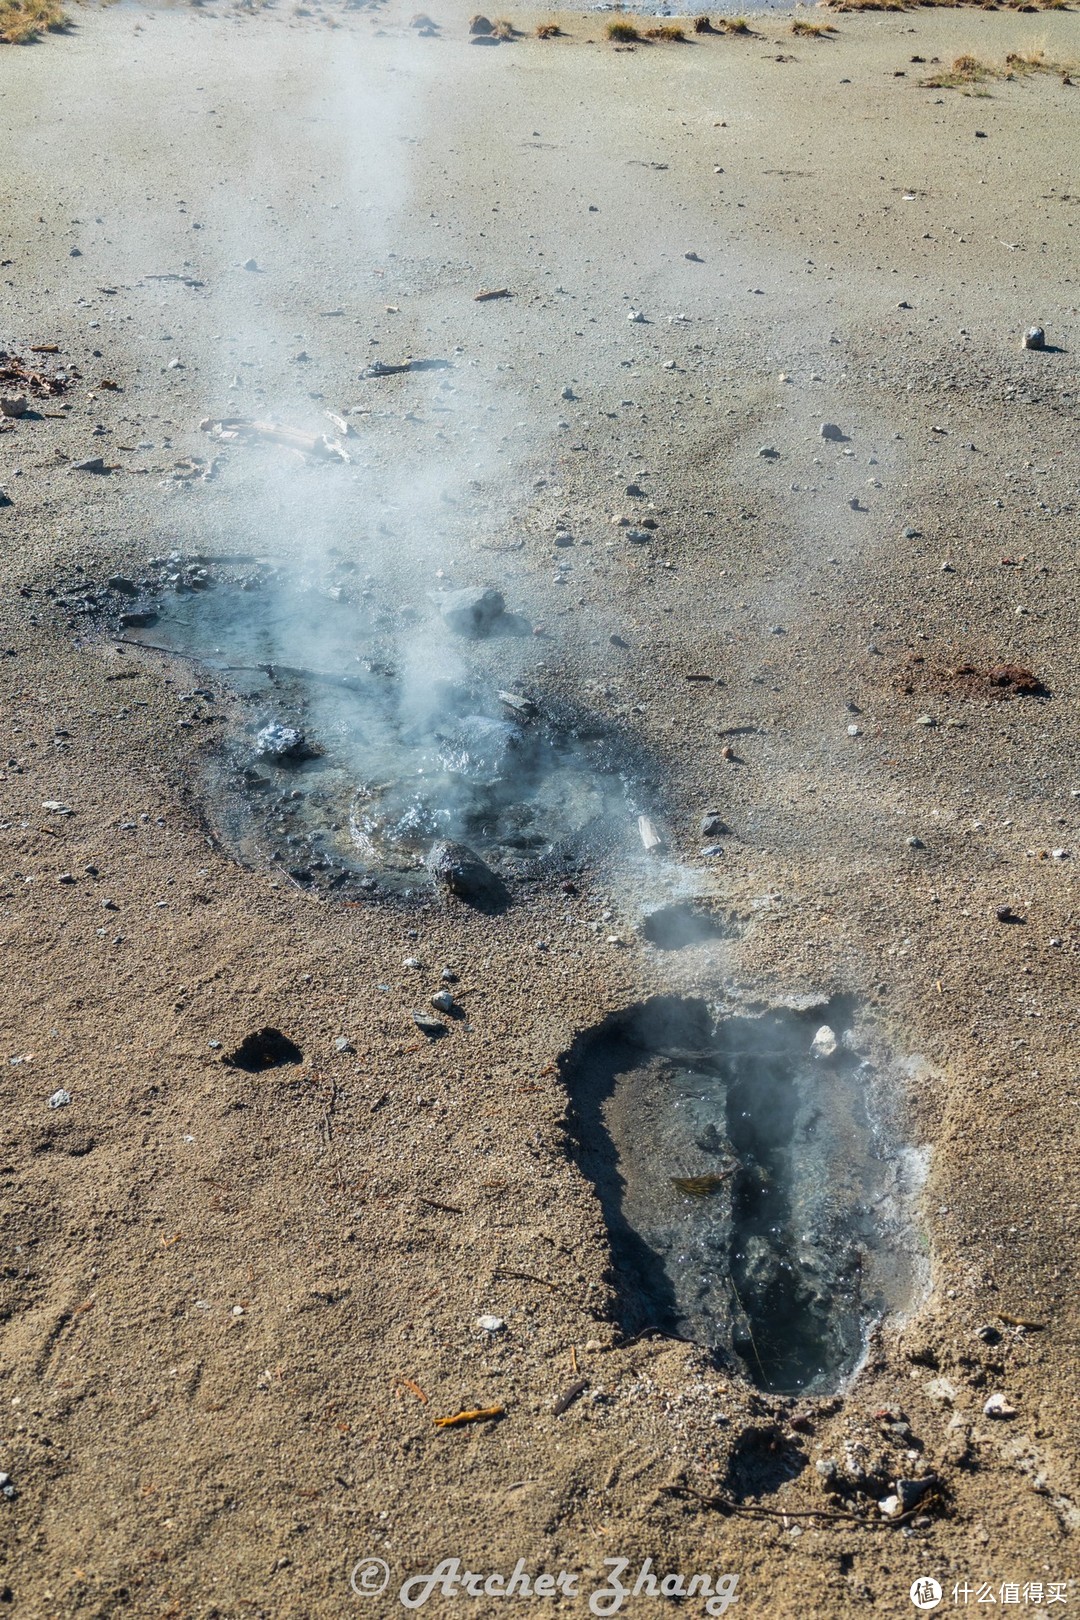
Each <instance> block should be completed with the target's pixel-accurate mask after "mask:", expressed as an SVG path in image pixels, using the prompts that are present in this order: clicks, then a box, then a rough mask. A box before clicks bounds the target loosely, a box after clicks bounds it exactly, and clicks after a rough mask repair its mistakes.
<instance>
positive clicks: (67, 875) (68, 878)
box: [56, 872, 75, 883]
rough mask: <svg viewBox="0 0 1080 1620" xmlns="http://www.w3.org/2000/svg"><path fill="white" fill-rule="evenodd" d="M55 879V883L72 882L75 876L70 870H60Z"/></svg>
mask: <svg viewBox="0 0 1080 1620" xmlns="http://www.w3.org/2000/svg"><path fill="white" fill-rule="evenodd" d="M56 881H57V883H74V882H75V878H74V876H73V875H72V873H71V872H61V874H60V876H59V877H58V878H57V880H56Z"/></svg>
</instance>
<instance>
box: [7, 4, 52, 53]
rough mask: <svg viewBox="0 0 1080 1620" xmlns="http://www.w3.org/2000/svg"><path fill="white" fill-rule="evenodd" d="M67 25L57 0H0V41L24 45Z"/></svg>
mask: <svg viewBox="0 0 1080 1620" xmlns="http://www.w3.org/2000/svg"><path fill="white" fill-rule="evenodd" d="M68 26H69V25H68V17H67V13H66V12H65V11H64V8H63V6H62V5H61V4H60V3H59V0H0V44H4V45H28V44H29V43H30V42H31V40H35V39H40V38H41V36H42V34H47V33H59V32H60V30H61V29H64V28H67V27H68Z"/></svg>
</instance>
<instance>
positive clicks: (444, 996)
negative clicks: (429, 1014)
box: [431, 990, 456, 1013]
mask: <svg viewBox="0 0 1080 1620" xmlns="http://www.w3.org/2000/svg"><path fill="white" fill-rule="evenodd" d="M431 1005H432V1006H433V1007H437V1008H438V1010H439V1012H441V1013H452V1012H453V1011H454V1008H455V1006H456V1003H455V1001H454V998H453V996H452V995H451V994H450V992H449V990H436V992H435V994H434V995H433V996H432V998H431Z"/></svg>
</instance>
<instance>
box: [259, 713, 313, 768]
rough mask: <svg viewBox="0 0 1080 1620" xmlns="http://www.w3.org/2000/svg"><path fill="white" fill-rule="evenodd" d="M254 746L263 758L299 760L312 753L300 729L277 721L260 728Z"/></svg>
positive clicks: (307, 757)
mask: <svg viewBox="0 0 1080 1620" xmlns="http://www.w3.org/2000/svg"><path fill="white" fill-rule="evenodd" d="M255 748H256V750H257V752H258V754H259V755H260V757H261V758H263V759H277V760H301V759H311V758H312V757H313V755H314V750H313V749H312V748H311V746H310V745H309V743H308V741H307V739H306V737H305V736H304V733H303V732H302V731H298V730H297V729H296V727H295V726H283V725H279V724H278V723H277V721H273V722H271V724H270V725H268V726H264V727H263V728H262V730H261V731H260V732H259V734H258V736H257V737H256V738H255Z"/></svg>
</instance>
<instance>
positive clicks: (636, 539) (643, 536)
mask: <svg viewBox="0 0 1080 1620" xmlns="http://www.w3.org/2000/svg"><path fill="white" fill-rule="evenodd" d="M626 538H627V539H628V540H629V541H630V543H631V545H634V546H643V545H646V544H647V542H648V541H650V540H651V539H652V535H651V534H650V533H649V531H648V529H627V531H626Z"/></svg>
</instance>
